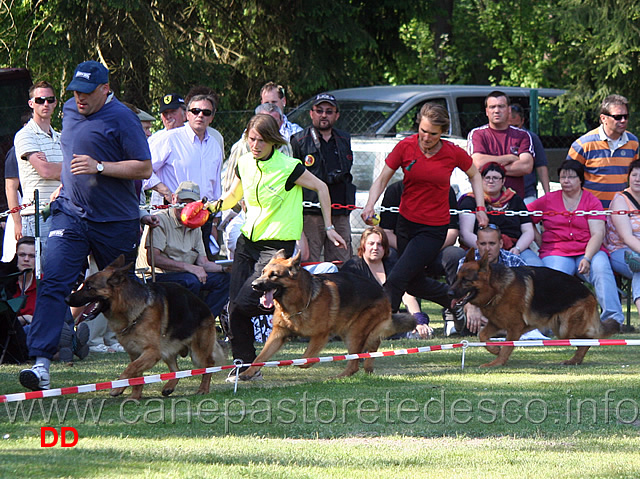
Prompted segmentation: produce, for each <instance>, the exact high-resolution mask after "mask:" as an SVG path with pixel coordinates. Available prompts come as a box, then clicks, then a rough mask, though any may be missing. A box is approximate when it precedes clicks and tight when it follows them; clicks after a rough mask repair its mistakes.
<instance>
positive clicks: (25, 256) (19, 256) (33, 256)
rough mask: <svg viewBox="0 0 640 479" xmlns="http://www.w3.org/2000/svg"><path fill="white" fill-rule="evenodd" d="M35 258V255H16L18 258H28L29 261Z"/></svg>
mask: <svg viewBox="0 0 640 479" xmlns="http://www.w3.org/2000/svg"><path fill="white" fill-rule="evenodd" d="M35 257H36V255H35V254H32V253H18V258H30V259H33V258H35Z"/></svg>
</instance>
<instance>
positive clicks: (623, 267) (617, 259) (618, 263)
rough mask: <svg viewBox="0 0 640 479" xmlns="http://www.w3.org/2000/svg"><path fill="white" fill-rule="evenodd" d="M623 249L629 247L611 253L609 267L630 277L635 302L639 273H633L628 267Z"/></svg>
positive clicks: (637, 296) (625, 249)
mask: <svg viewBox="0 0 640 479" xmlns="http://www.w3.org/2000/svg"><path fill="white" fill-rule="evenodd" d="M625 251H631V249H630V248H622V249H618V250H616V251H614V252H613V253H611V267H612V268H613V270H614V271H615V272H616V273H618V274H621V275H622V276H624V277H625V278H631V294H632V295H633V302H634V303H635V302H636V300H637V299H638V298H640V273H634V272H633V271H631V270H630V269H629V265H628V264H627V263H626V262H625V261H624V252H625Z"/></svg>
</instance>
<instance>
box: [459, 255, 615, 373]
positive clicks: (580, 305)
mask: <svg viewBox="0 0 640 479" xmlns="http://www.w3.org/2000/svg"><path fill="white" fill-rule="evenodd" d="M449 294H450V295H451V296H452V297H453V301H452V307H453V306H455V305H464V304H465V303H471V304H473V305H475V306H478V307H479V308H480V310H481V311H482V314H483V315H484V316H485V317H486V318H487V319H488V320H489V322H488V323H487V324H486V325H485V326H484V327H483V328H482V330H480V333H479V334H478V338H479V339H480V341H483V342H484V341H487V340H488V339H489V338H491V337H492V336H493V335H494V334H496V333H497V332H498V331H501V330H504V331H506V332H507V338H506V339H507V341H517V340H518V339H520V336H521V335H522V334H524V333H526V332H527V331H531V330H533V329H541V330H545V329H549V328H551V329H552V330H553V333H554V334H555V335H556V337H557V338H559V339H574V338H583V339H589V338H606V337H608V336H611V335H612V334H615V333H617V332H619V331H620V325H619V323H618V322H617V321H615V320H613V319H607V320H606V321H603V322H601V321H600V315H599V310H598V301H597V300H596V298H595V296H594V295H593V294H592V293H591V291H590V290H589V289H588V288H587V287H586V286H585V285H584V284H582V282H581V281H580V280H579V279H578V278H576V277H575V276H570V275H568V274H565V273H562V272H560V271H556V270H553V269H550V268H544V267H529V266H521V267H518V268H507V267H506V266H504V265H503V264H500V263H496V264H488V260H487V255H486V254H485V255H484V256H483V257H482V259H480V260H479V261H475V260H474V250H473V249H470V250H469V253H467V256H466V259H465V262H464V264H463V265H462V267H461V268H460V270H459V271H458V277H457V279H456V282H455V283H454V284H453V285H452V286H451V289H450V291H449ZM487 350H488V351H489V352H490V353H492V354H496V355H497V356H498V357H497V358H496V359H494V360H493V361H491V362H489V363H487V364H483V365H482V367H491V366H502V365H503V364H505V363H506V362H507V360H508V359H509V356H510V355H511V352H512V351H513V346H487ZM588 350H589V346H578V349H577V351H576V353H575V355H574V356H573V357H572V358H571V359H569V360H567V361H564V362H563V364H570V365H577V364H581V363H582V360H583V359H584V356H585V354H587V351H588Z"/></svg>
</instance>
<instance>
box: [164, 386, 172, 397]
mask: <svg viewBox="0 0 640 479" xmlns="http://www.w3.org/2000/svg"><path fill="white" fill-rule="evenodd" d="M173 391H175V389H173V388H168V389H163V390H162V395H163V396H164V397H167V396H168V395H170V394H171V393H172V392H173Z"/></svg>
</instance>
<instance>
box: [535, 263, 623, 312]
mask: <svg viewBox="0 0 640 479" xmlns="http://www.w3.org/2000/svg"><path fill="white" fill-rule="evenodd" d="M582 258H584V255H580V256H545V257H544V258H542V262H543V263H544V265H545V266H546V267H547V268H552V269H555V270H558V271H562V272H563V273H567V274H570V275H572V276H573V275H575V274H576V273H577V272H578V265H579V264H580V261H581V260H582ZM581 279H585V278H581ZM588 281H589V283H591V284H592V285H593V289H594V291H595V294H596V298H597V299H598V303H600V307H601V308H602V313H601V314H600V319H601V320H605V319H609V318H613V319H615V320H616V321H617V322H619V323H620V324H622V323H623V322H624V315H623V314H622V304H621V303H620V294H619V293H618V287H617V286H616V280H615V277H614V276H613V270H612V269H611V263H610V262H609V256H607V253H605V252H604V251H598V252H597V253H596V254H595V255H594V256H593V258H591V269H590V271H589V278H588ZM559 287H560V286H559Z"/></svg>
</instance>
